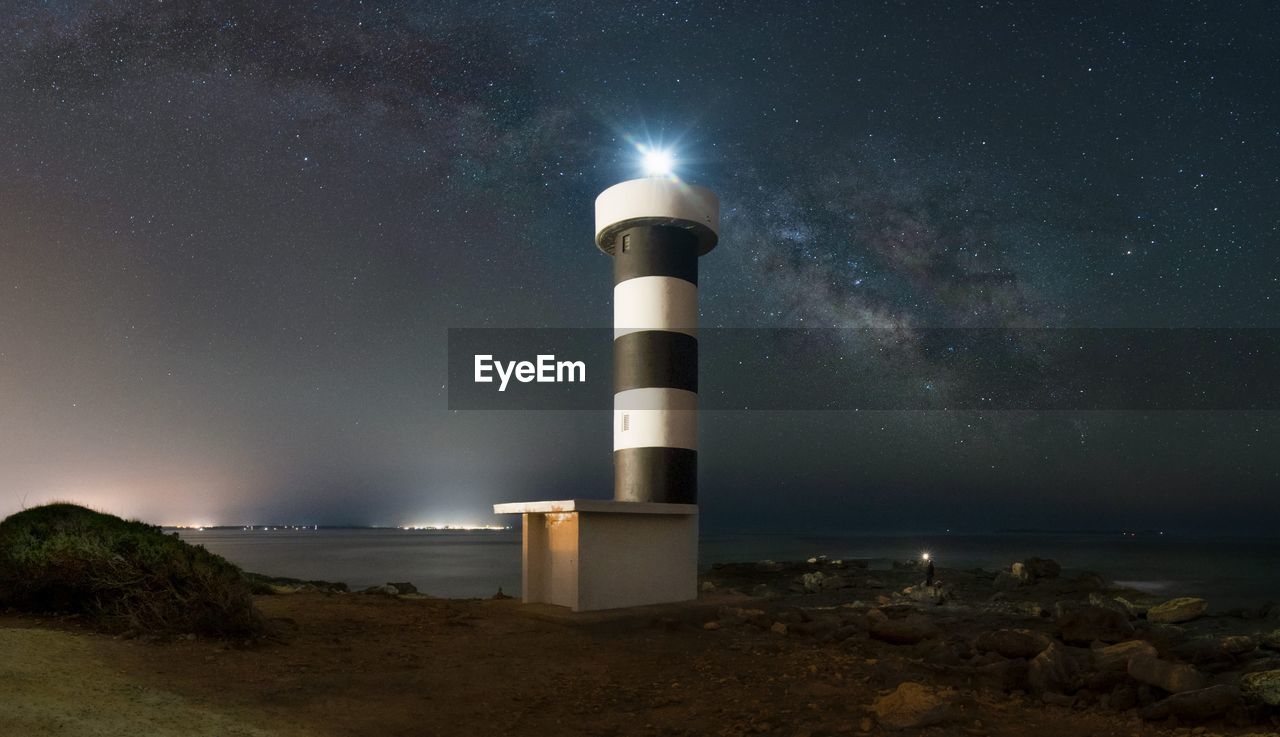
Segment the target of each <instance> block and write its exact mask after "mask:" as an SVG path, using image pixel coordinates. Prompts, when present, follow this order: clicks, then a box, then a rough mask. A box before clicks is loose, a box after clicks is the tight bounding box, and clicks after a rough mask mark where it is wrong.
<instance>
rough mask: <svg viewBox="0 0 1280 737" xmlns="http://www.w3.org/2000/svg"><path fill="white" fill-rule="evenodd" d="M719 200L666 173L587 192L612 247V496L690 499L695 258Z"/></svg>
mask: <svg viewBox="0 0 1280 737" xmlns="http://www.w3.org/2000/svg"><path fill="white" fill-rule="evenodd" d="M719 221H720V203H719V200H717V198H716V196H715V194H713V193H712V192H711V191H710V190H708V189H706V188H704V187H698V186H695V185H690V184H686V183H684V182H681V181H679V180H677V179H675V178H673V177H657V176H655V177H646V178H643V179H632V180H630V181H626V182H622V183H620V184H616V185H614V186H612V187H610V188H608V189H606V190H605V191H604V192H602V193H601V194H600V196H599V197H597V198H596V245H597V246H598V247H599V248H600V250H602V251H604V252H605V253H607V254H610V255H611V256H613V326H614V337H613V389H614V401H613V406H614V411H613V463H614V483H613V498H614V500H615V501H620V502H665V503H675V504H696V503H697V501H698V334H697V328H698V257H699V256H701V255H703V254H705V253H707V252H708V251H710V250H711V249H712V248H715V245H716V241H717V231H718V229H719Z"/></svg>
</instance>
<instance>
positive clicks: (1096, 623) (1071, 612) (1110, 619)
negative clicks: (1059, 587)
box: [1054, 606, 1133, 645]
mask: <svg viewBox="0 0 1280 737" xmlns="http://www.w3.org/2000/svg"><path fill="white" fill-rule="evenodd" d="M1054 624H1055V625H1056V626H1057V628H1058V632H1059V634H1060V635H1061V637H1062V640H1063V642H1066V643H1069V644H1073V645H1088V644H1089V643H1091V642H1093V641H1094V640H1101V641H1102V642H1123V641H1124V640H1128V639H1131V638H1132V637H1133V625H1131V624H1129V617H1128V616H1126V615H1125V614H1123V613H1121V612H1118V611H1116V610H1114V609H1103V608H1102V607H1097V606H1081V607H1071V608H1068V609H1066V610H1065V611H1064V613H1063V614H1062V616H1060V617H1058V619H1057V620H1056V621H1055V622H1054Z"/></svg>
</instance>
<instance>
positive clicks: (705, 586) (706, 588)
mask: <svg viewBox="0 0 1280 737" xmlns="http://www.w3.org/2000/svg"><path fill="white" fill-rule="evenodd" d="M699 588H700V589H701V590H702V591H703V593H707V592H711V591H715V590H716V585H715V584H714V583H712V582H711V581H703V582H702V585H701V586H700V587H699Z"/></svg>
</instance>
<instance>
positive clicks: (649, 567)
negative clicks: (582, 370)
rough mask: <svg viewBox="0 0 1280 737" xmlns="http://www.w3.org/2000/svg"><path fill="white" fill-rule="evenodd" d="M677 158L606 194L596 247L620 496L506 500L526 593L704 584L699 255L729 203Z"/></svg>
mask: <svg viewBox="0 0 1280 737" xmlns="http://www.w3.org/2000/svg"><path fill="white" fill-rule="evenodd" d="M670 164H671V161H670V158H669V157H668V156H667V155H666V154H665V153H663V152H661V151H646V152H645V166H646V169H647V171H648V173H649V174H650V176H646V177H643V178H640V179H631V180H628V181H625V182H621V183H619V184H615V185H613V186H612V187H609V188H608V189H606V190H604V191H603V192H601V193H600V195H599V196H598V197H597V198H596V201H595V245H596V247H597V248H599V249H600V250H601V251H604V252H605V253H606V254H609V256H611V257H612V261H613V263H612V265H613V390H614V395H613V432H612V436H613V469H614V470H613V498H612V499H601V498H584V499H563V500H560V501H545V502H515V503H509V504H495V505H494V508H493V510H494V512H495V513H498V514H519V515H521V529H522V531H523V536H524V540H523V551H522V577H523V585H522V589H523V590H522V592H521V596H522V599H523V601H524V602H525V603H526V604H555V605H560V606H563V607H567V608H569V609H570V610H572V611H575V612H579V611H589V610H598V609H616V608H620V607H630V606H640V605H645V604H663V603H671V602H680V601H688V600H690V599H695V598H697V596H698V506H697V501H698V259H699V258H700V257H701V256H703V255H705V254H706V253H708V252H709V251H711V249H713V248H715V246H716V243H717V241H718V231H719V224H720V203H719V200H718V199H717V198H716V196H715V194H713V193H712V192H711V191H710V190H708V189H706V188H705V187H699V186H696V185H693V184H688V183H686V182H683V181H681V180H679V179H678V178H676V177H675V176H673V175H672V173H671V171H670V169H671V166H670ZM603 429H604V428H603V427H602V428H601V430H603Z"/></svg>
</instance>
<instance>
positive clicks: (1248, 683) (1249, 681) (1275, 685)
mask: <svg viewBox="0 0 1280 737" xmlns="http://www.w3.org/2000/svg"><path fill="white" fill-rule="evenodd" d="M1240 690H1241V691H1243V692H1244V697H1245V698H1246V699H1248V700H1249V701H1250V702H1251V703H1255V704H1266V705H1267V706H1280V670H1264V671H1259V672H1257V673H1247V674H1245V675H1244V676H1243V677H1242V678H1241V679H1240Z"/></svg>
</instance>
